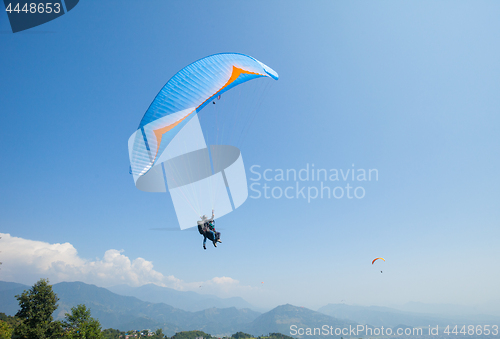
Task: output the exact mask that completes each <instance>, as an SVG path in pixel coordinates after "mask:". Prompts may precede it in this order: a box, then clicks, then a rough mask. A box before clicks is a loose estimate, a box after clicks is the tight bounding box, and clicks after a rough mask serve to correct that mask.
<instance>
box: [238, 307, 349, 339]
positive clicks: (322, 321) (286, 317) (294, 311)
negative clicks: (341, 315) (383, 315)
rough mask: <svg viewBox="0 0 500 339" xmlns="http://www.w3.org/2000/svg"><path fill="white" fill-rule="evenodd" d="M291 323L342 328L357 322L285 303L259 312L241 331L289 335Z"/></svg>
mask: <svg viewBox="0 0 500 339" xmlns="http://www.w3.org/2000/svg"><path fill="white" fill-rule="evenodd" d="M292 325H295V326H297V328H321V327H322V326H323V325H328V326H333V328H344V327H349V325H352V326H356V325H357V324H356V323H355V322H353V321H346V320H340V319H336V318H334V317H331V316H328V315H325V314H323V313H320V312H316V311H312V310H310V309H307V308H304V307H297V306H293V305H290V304H286V305H282V306H278V307H276V308H274V309H272V310H271V311H269V312H267V313H264V314H261V315H260V316H259V317H257V319H255V320H254V321H252V322H251V323H250V324H248V326H246V327H245V328H244V329H243V331H244V332H248V333H250V334H253V335H255V336H257V335H262V334H267V333H270V332H279V333H283V334H286V335H290V334H293V333H291V332H290V326H292ZM294 337H299V338H300V337H304V338H321V337H325V336H324V335H317V336H315V335H307V336H300V335H294ZM333 337H336V336H328V338H333ZM339 337H340V336H339ZM344 337H345V336H344Z"/></svg>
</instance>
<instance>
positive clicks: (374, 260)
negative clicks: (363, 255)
mask: <svg viewBox="0 0 500 339" xmlns="http://www.w3.org/2000/svg"><path fill="white" fill-rule="evenodd" d="M379 259H382V260H383V261H385V259H384V258H375V259H373V261H372V265H373V263H374V262H375V261H377V260H379Z"/></svg>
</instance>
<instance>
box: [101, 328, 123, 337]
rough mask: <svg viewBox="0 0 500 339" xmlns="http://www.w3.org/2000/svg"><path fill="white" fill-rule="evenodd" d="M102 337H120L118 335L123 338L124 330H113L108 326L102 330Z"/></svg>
mask: <svg viewBox="0 0 500 339" xmlns="http://www.w3.org/2000/svg"><path fill="white" fill-rule="evenodd" d="M102 335H103V338H104V339H120V337H122V338H125V332H123V331H119V330H115V329H113V328H108V329H106V330H104V331H102Z"/></svg>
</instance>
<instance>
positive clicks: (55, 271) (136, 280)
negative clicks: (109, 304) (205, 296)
mask: <svg viewBox="0 0 500 339" xmlns="http://www.w3.org/2000/svg"><path fill="white" fill-rule="evenodd" d="M0 237H1V238H2V240H1V245H2V246H1V247H2V253H1V257H2V261H3V265H2V267H1V271H0V280H4V281H14V282H19V283H24V284H27V285H31V284H33V283H34V282H36V281H37V280H38V279H40V278H49V280H50V282H51V283H53V284H54V283H58V282H61V281H82V282H85V283H89V284H95V285H97V286H104V287H106V286H113V285H118V284H128V285H131V286H141V285H144V284H149V283H153V284H157V285H160V286H164V287H170V288H174V289H177V290H181V291H188V290H192V291H196V292H203V291H200V290H199V287H200V286H207V287H208V286H209V287H210V293H211V294H216V295H219V296H222V297H227V296H234V295H238V293H239V292H248V291H249V290H251V289H252V288H251V287H248V286H242V285H241V284H240V283H239V281H238V280H235V279H233V278H230V277H215V278H213V279H210V280H208V281H204V282H184V281H182V280H181V279H178V278H176V277H174V276H172V275H163V274H162V273H161V272H158V271H155V270H154V268H153V263H152V262H151V261H147V260H145V259H143V258H136V259H134V260H131V259H130V258H129V257H127V256H126V255H124V254H123V250H121V251H119V250H116V249H110V250H107V251H106V252H105V253H104V256H103V257H102V259H96V260H87V259H83V258H80V257H79V256H78V252H77V250H76V248H75V247H74V246H73V245H72V244H70V243H64V244H49V243H46V242H43V241H35V240H29V239H23V238H18V237H13V236H11V235H10V234H5V233H0Z"/></svg>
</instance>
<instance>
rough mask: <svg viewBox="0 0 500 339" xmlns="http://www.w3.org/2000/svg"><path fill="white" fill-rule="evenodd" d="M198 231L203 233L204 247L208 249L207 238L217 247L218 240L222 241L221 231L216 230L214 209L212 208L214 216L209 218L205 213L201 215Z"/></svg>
mask: <svg viewBox="0 0 500 339" xmlns="http://www.w3.org/2000/svg"><path fill="white" fill-rule="evenodd" d="M198 232H200V234H201V235H203V249H204V250H206V249H207V247H206V245H205V244H206V242H207V238H208V239H210V240H211V241H212V243H213V244H214V246H215V247H217V242H220V243H222V241H221V240H220V232H217V231H215V220H214V210H212V217H211V218H210V219H208V218H207V217H206V216H205V215H203V216H202V217H201V220H200V221H198Z"/></svg>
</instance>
